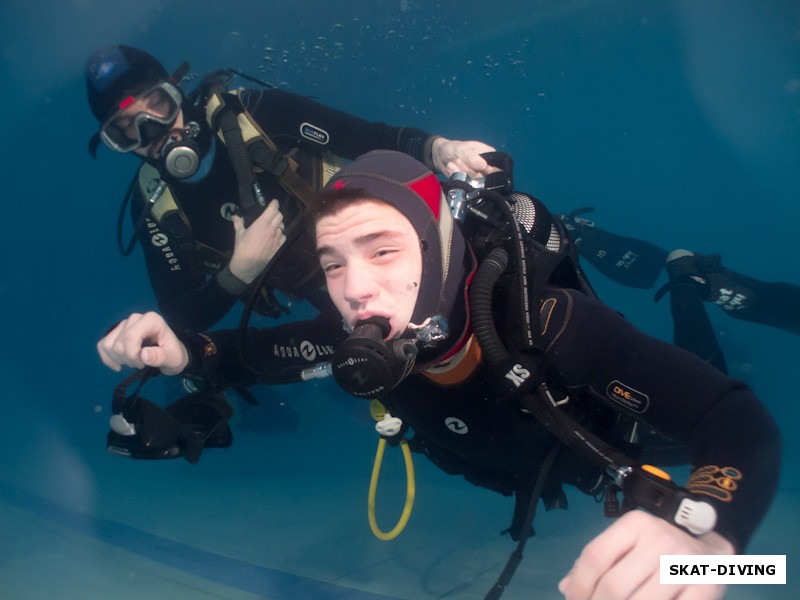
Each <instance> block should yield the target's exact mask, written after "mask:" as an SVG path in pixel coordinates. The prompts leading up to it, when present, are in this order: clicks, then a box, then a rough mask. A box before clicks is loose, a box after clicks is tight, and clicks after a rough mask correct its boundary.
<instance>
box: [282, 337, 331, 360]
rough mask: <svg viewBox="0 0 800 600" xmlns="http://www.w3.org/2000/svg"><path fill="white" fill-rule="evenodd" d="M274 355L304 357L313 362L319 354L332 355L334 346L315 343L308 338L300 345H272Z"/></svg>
mask: <svg viewBox="0 0 800 600" xmlns="http://www.w3.org/2000/svg"><path fill="white" fill-rule="evenodd" d="M272 355H273V356H276V357H279V358H304V359H306V360H307V361H308V362H311V361H313V360H315V359H316V358H317V357H318V356H332V355H333V346H329V345H327V344H323V345H319V344H313V343H311V342H309V341H307V340H303V341H302V342H300V345H299V346H282V345H279V344H275V345H274V346H272Z"/></svg>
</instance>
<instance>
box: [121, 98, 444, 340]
mask: <svg viewBox="0 0 800 600" xmlns="http://www.w3.org/2000/svg"><path fill="white" fill-rule="evenodd" d="M240 97H241V100H242V103H243V105H244V106H245V107H246V108H247V110H248V111H249V112H250V114H251V115H252V116H253V118H254V120H255V121H256V122H257V123H258V124H259V125H260V126H261V127H262V129H263V130H264V131H265V133H266V134H267V135H268V136H269V137H270V138H271V139H272V140H273V141H274V142H275V144H276V145H277V146H278V147H279V149H280V150H281V151H282V152H283V153H284V154H290V156H291V157H292V158H293V159H294V160H296V161H297V163H298V164H299V169H298V172H299V174H300V176H301V177H302V178H303V179H304V180H305V181H306V182H307V183H308V184H309V185H311V186H312V187H313V188H315V189H318V188H319V185H320V159H321V157H322V155H323V152H326V151H329V152H331V153H333V154H335V155H337V156H340V157H344V158H347V159H353V158H356V157H357V156H359V155H361V154H363V153H365V152H367V151H369V150H372V149H376V148H382V149H391V150H399V151H401V152H405V153H407V154H410V155H411V156H413V157H415V158H417V159H418V160H420V161H422V162H426V159H429V157H430V145H429V144H430V142H431V141H432V140H433V138H432V137H431V136H430V134H428V133H426V132H424V131H421V130H418V129H412V128H407V127H406V128H396V127H390V126H388V125H384V124H383V123H372V122H367V121H364V120H362V119H359V118H356V117H353V116H351V115H348V114H346V113H343V112H340V111H337V110H333V109H331V108H328V107H325V106H323V105H321V104H318V103H317V102H314V101H312V100H310V99H308V98H306V97H303V96H298V95H295V94H291V93H288V92H284V91H281V90H275V89H271V90H243V91H242V93H241V95H240ZM200 108H202V107H200ZM184 110H185V112H186V111H187V109H186V108H185V109H184ZM195 112H196V113H197V114H195V115H192V114H186V115H185V117H186V118H185V120H189V119H193V120H195V121H196V122H198V123H199V124H200V125H201V127H206V128H207V125H206V123H205V121H204V119H203V116H202V115H201V114H200V112H201V111H200V110H197V111H195ZM301 132H304V133H301ZM205 134H206V136H207V137H209V136H208V132H207V131H206V132H205ZM213 153H214V154H213V162H212V164H211V166H210V169H209V171H208V173H207V174H206V175H205V176H204V177H203V178H202V179H200V180H198V181H196V182H191V181H179V180H173V179H170V178H166V181H167V182H168V184H169V186H170V189H171V191H172V194H173V195H174V197H175V198H176V199H177V201H178V203H179V204H180V206H181V208H182V210H183V212H184V214H185V215H186V217H187V220H188V221H189V223H190V224H191V229H192V236H191V237H192V238H193V242H195V243H199V244H202V245H204V246H206V247H209V248H211V249H213V250H212V251H197V250H195V249H193V248H189V249H181V247H180V245H179V244H178V243H176V237H177V236H176V235H174V234H173V233H171V232H170V231H167V230H165V228H164V227H159V225H158V224H156V222H155V221H153V220H148V221H147V223H146V224H145V226H144V227H143V228H142V229H141V231H140V232H139V234H138V239H139V241H140V243H141V246H142V248H143V250H144V253H145V259H146V262H147V271H148V274H149V277H150V282H151V284H152V286H153V290H154V291H155V294H156V299H157V301H158V306H159V309H160V310H161V312H162V313H163V315H164V317H165V318H166V319H167V321H168V322H169V323H170V324H171V325H173V326H176V327H183V328H188V329H192V330H202V329H207V328H210V327H212V326H213V325H214V324H215V323H217V322H218V321H219V320H220V319H221V318H222V317H223V316H224V315H225V314H226V313H227V312H228V311H229V310H230V309H231V307H232V306H233V305H234V304H235V303H236V301H237V300H239V298H244V297H246V294H245V293H244V284H241V282H238V283H240V284H241V286H240V287H239V286H237V285H236V281H235V278H233V279H234V281H233V285H223V284H221V281H226V282H227V283H231V281H232V276H231V275H230V274H229V272H228V275H227V278H226V279H222V278H223V276H224V271H225V267H226V266H227V263H228V260H229V258H230V255H231V253H232V252H233V242H234V231H233V226H232V225H231V223H230V220H229V217H230V207H231V205H232V204H238V203H239V199H238V196H237V180H236V177H235V173H234V170H233V167H232V166H231V161H230V159H229V156H228V152H227V150H226V148H225V146H224V145H223V144H221V143H214V144H213ZM426 155H427V156H426ZM207 160H208V159H207ZM259 182H260V184H261V187H262V190H263V193H264V196H265V198H266V199H267V200H269V199H271V198H278V199H279V201H280V203H281V212H282V213H283V215H284V222H285V223H287V222H289V221H291V220H292V219H293V217H294V216H295V215H296V214H297V213H298V212H299V209H298V206H297V204H296V202H294V201H292V200H290V199H289V197H288V194H287V193H286V192H285V191H284V189H283V188H281V186H280V185H279V182H278V181H277V179H276V178H274V177H273V176H270V175H267V174H261V175H259ZM143 204H144V200H143V199H142V197H141V194H140V193H139V192H138V190H137V193H136V197H135V200H134V202H133V203H132V205H131V209H132V218H133V222H134V223H136V222H137V221H138V220H139V215H140V214H141V210H142V206H143ZM296 247H297V248H298V251H297V252H294V253H293V254H292V255H289V256H286V257H285V259H284V260H279V261H278V265H277V268H273V269H272V270H271V276H270V281H268V282H267V283H268V284H269V285H270V286H271V287H273V288H274V289H278V290H280V291H281V292H283V293H285V294H288V295H290V296H293V297H300V298H307V299H309V300H310V301H311V302H312V303H314V304H315V305H316V306H323V307H324V306H326V305H327V297H326V296H325V294H324V292H322V291H321V290H320V287H321V286H322V285H324V279H323V278H322V276H321V274H320V273H319V270H318V265H317V259H316V256H315V254H314V251H313V241H312V240H310V239H308V236H305V237H304V238H303V239H301V240H300V241H299V242H298V243H297V244H296ZM214 251H216V252H214ZM312 269H313V270H315V271H316V276H312V277H310V278H309V277H308V276H309V274H310V271H311V270H312Z"/></svg>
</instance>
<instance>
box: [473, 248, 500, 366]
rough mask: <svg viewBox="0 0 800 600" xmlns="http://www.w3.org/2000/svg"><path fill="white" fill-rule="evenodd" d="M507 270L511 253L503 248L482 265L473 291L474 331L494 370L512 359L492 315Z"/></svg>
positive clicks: (494, 250)
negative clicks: (494, 295)
mask: <svg viewBox="0 0 800 600" xmlns="http://www.w3.org/2000/svg"><path fill="white" fill-rule="evenodd" d="M506 267H508V253H507V252H506V251H505V250H504V249H503V248H494V249H493V250H492V251H491V252H489V254H488V255H487V256H486V258H485V259H484V260H483V262H481V264H480V266H479V267H478V271H477V272H476V273H475V278H474V279H473V280H472V285H471V286H470V288H469V307H470V311H471V312H472V315H473V320H472V327H473V331H474V332H475V337H476V338H477V339H478V344H479V345H480V347H481V351H482V352H483V356H484V358H485V359H486V362H487V364H488V365H489V366H494V365H496V364H498V363H500V362H502V361H504V360H506V359H507V358H508V356H509V354H508V350H506V349H505V347H504V346H503V342H502V340H501V339H500V336H498V335H497V331H496V330H495V328H494V316H493V314H492V292H493V290H494V286H495V284H496V283H497V280H498V279H500V276H501V275H502V274H503V273H504V272H505V270H506Z"/></svg>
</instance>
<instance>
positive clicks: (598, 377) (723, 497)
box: [184, 289, 781, 549]
mask: <svg viewBox="0 0 800 600" xmlns="http://www.w3.org/2000/svg"><path fill="white" fill-rule="evenodd" d="M545 298H550V299H552V301H553V302H552V303H548V305H551V306H552V307H553V310H552V313H551V314H550V315H549V319H547V321H546V322H547V327H546V329H545V331H544V332H543V334H542V336H541V338H540V340H539V342H540V345H541V348H542V349H543V350H544V353H545V355H546V357H547V359H548V361H549V362H550V364H551V365H552V367H553V368H554V369H555V370H556V371H557V372H558V374H559V375H560V379H561V380H562V382H563V384H564V385H566V386H567V388H568V390H569V392H570V395H571V396H572V397H574V398H575V399H576V402H578V403H579V404H581V405H582V406H583V407H584V409H585V412H584V415H585V416H586V417H587V418H589V419H594V418H596V417H597V416H599V415H601V414H605V415H608V414H611V415H614V414H616V413H623V414H627V415H629V416H631V417H634V418H636V419H638V420H640V421H643V422H645V423H647V424H648V425H650V426H651V427H653V428H654V429H656V430H658V431H659V432H661V433H662V434H664V435H667V436H670V437H671V438H673V439H675V440H677V441H679V442H681V443H683V444H685V445H686V446H687V448H688V450H689V454H690V456H691V462H692V465H693V466H695V467H704V468H705V470H704V471H700V472H699V473H702V474H703V475H704V476H705V478H706V480H707V481H701V480H696V481H694V483H695V484H696V485H695V486H694V487H693V489H694V490H695V491H698V492H701V494H702V498H703V499H705V500H709V501H711V502H712V503H714V505H715V506H716V508H717V510H718V513H719V526H718V529H719V530H720V531H721V532H723V533H724V534H725V535H726V536H727V537H728V538H729V539H731V540H732V541H733V542H734V544H735V545H736V546H737V547H738V548H739V549H743V548H744V546H745V545H746V544H747V542H748V540H749V539H750V537H751V535H752V533H753V531H754V529H755V527H756V526H757V525H758V523H759V522H760V521H761V519H762V518H763V516H764V514H765V512H766V510H767V508H768V506H769V504H770V502H771V500H772V498H773V495H774V493H775V489H776V486H777V480H778V471H779V462H780V455H781V443H780V435H779V431H778V428H777V426H776V424H775V423H774V421H773V420H772V418H771V417H770V415H769V413H768V412H767V411H766V409H765V408H764V407H763V406H762V405H761V404H760V402H759V401H758V399H757V398H756V396H755V395H754V394H753V392H752V391H751V390H750V389H749V388H748V387H747V386H746V385H744V384H743V383H740V382H737V381H734V380H732V379H730V378H728V377H726V376H725V375H723V374H722V373H720V372H719V371H718V370H716V369H714V368H712V367H710V366H709V365H707V364H705V363H704V362H702V361H701V360H699V359H698V358H697V357H695V356H694V355H692V354H690V353H689V352H686V351H684V350H682V349H680V348H677V347H675V346H672V345H669V344H666V343H663V342H660V341H658V340H656V339H653V338H650V337H648V336H646V335H645V334H643V333H641V332H640V331H638V330H637V329H636V328H635V327H633V326H632V325H631V324H630V323H628V322H627V321H625V319H623V318H622V317H621V316H620V315H619V314H617V313H616V312H615V311H613V310H611V309H610V308H608V307H606V306H605V305H603V304H602V303H600V302H598V301H596V300H593V299H590V298H588V297H587V296H585V295H583V294H581V293H579V292H576V291H572V290H563V289H552V290H549V292H548V293H547V294H546V295H545ZM345 335H346V334H345V332H344V331H343V329H342V327H341V318H340V317H339V316H338V314H336V313H335V312H327V313H323V314H321V315H320V316H318V317H317V318H316V319H314V320H312V321H308V322H296V323H290V324H287V325H283V326H279V327H276V328H270V329H263V330H251V331H250V332H249V337H248V338H247V340H246V342H245V349H246V353H247V356H248V357H249V359H250V361H251V362H252V363H254V364H257V365H258V366H259V367H260V368H261V369H264V370H265V371H267V372H269V373H270V374H271V375H272V379H273V380H280V381H292V380H296V379H297V376H298V374H299V372H300V370H301V369H302V368H304V367H308V366H310V365H312V364H314V363H315V362H319V361H323V360H325V359H326V358H328V359H329V358H330V355H331V354H332V353H333V350H334V348H335V346H336V345H337V344H338V343H339V342H340V341H341V340H342V339H344V338H345ZM235 338H236V334H235V332H233V331H220V332H213V333H211V334H210V340H212V342H211V343H210V342H209V341H208V340H207V339H205V338H203V337H201V336H186V337H185V338H184V339H185V341H186V342H187V344H188V346H189V347H190V348H192V355H193V357H194V358H193V366H192V367H191V369H190V372H192V373H196V374H200V373H203V374H204V376H205V377H206V378H208V379H209V380H211V381H214V382H216V383H218V384H226V383H229V382H245V383H247V382H249V381H252V376H251V375H250V374H249V373H248V372H246V371H245V370H244V369H243V368H242V366H241V364H239V362H238V360H237V352H236V349H235V347H236V343H235ZM494 377H496V376H493V375H492V374H491V373H489V372H488V367H486V365H485V364H482V365H480V366H479V367H478V371H476V372H475V373H474V374H473V375H472V376H471V377H470V378H469V379H468V380H466V381H464V382H462V383H460V384H458V385H455V386H450V387H443V386H441V385H438V384H436V383H434V382H432V381H431V380H430V379H428V378H427V377H425V376H423V375H413V376H411V377H408V378H407V379H405V380H404V381H403V382H402V383H400V384H399V385H398V386H397V387H396V388H395V389H394V390H393V391H392V392H391V393H390V394H389V396H388V397H387V398H385V404H386V406H387V408H388V409H389V411H390V412H391V413H392V415H394V416H398V417H400V418H401V419H402V420H403V421H404V423H405V424H406V425H408V426H410V427H411V428H412V429H413V430H414V432H415V433H416V434H418V437H420V438H421V442H419V444H418V446H419V447H421V448H422V449H423V450H424V451H425V452H426V454H427V455H428V456H429V457H430V458H431V459H432V460H433V461H434V462H436V464H438V465H439V466H440V467H441V468H443V469H444V470H445V471H447V472H449V473H461V474H464V475H465V477H466V478H467V479H469V480H470V481H472V482H474V483H476V484H479V485H483V486H485V487H489V488H491V489H495V490H496V491H499V492H502V493H505V494H509V493H511V492H516V493H519V492H520V490H522V491H524V488H525V486H526V485H527V486H528V488H529V487H530V485H531V483H532V481H533V477H534V475H535V474H536V473H537V472H538V470H539V467H540V464H541V462H542V460H543V458H544V456H545V454H546V452H547V451H548V449H549V448H551V447H552V446H553V444H554V443H555V441H554V438H553V437H552V436H551V434H550V433H549V432H548V431H547V430H545V429H544V428H543V426H542V425H540V424H539V423H538V422H537V421H536V420H535V419H534V418H533V417H531V416H530V415H529V414H526V413H524V412H522V411H521V410H520V409H519V407H518V406H517V405H516V404H514V403H513V402H511V401H508V400H502V399H498V398H497V397H496V394H495V393H494V392H493V390H494V389H495V388H494V387H493V381H494V380H495V379H494ZM620 390H623V391H622V392H621V391H620ZM625 391H631V393H630V394H626V393H625ZM609 409H610V410H609ZM597 429H600V430H601V431H602V429H603V426H602V424H600V423H598V427H597ZM571 458H572V460H567V461H566V463H564V462H562V463H561V464H560V465H559V468H558V469H557V471H559V473H560V477H561V481H560V482H564V483H573V484H575V485H577V486H578V487H580V488H581V489H583V490H584V491H585V490H587V489H588V487H589V484H590V482H589V478H590V477H591V475H587V471H592V470H591V469H587V467H586V465H582V464H581V463H580V461H576V460H574V459H575V457H574V455H573V456H572V457H571ZM737 474H741V478H740V479H737ZM594 477H595V480H596V473H595V474H594ZM560 482H556V483H560ZM728 497H729V498H728Z"/></svg>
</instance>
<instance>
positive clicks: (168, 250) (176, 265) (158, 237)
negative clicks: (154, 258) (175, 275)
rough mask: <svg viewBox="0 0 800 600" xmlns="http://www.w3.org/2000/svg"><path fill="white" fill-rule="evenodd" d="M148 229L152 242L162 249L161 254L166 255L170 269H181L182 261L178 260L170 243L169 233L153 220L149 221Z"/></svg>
mask: <svg viewBox="0 0 800 600" xmlns="http://www.w3.org/2000/svg"><path fill="white" fill-rule="evenodd" d="M147 229H148V230H149V232H150V243H151V244H153V246H155V247H156V248H158V249H159V250H161V254H162V256H163V257H164V260H166V261H167V264H168V265H169V268H170V270H171V271H180V270H181V265H180V262H178V259H177V258H176V257H175V253H174V252H173V251H172V247H171V246H170V245H169V237H167V234H166V233H164V232H163V231H161V230H160V229H159V228H158V225H156V224H155V223H154V222H153V221H147Z"/></svg>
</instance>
